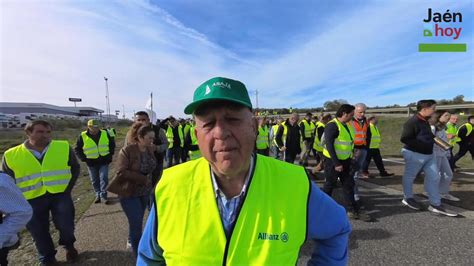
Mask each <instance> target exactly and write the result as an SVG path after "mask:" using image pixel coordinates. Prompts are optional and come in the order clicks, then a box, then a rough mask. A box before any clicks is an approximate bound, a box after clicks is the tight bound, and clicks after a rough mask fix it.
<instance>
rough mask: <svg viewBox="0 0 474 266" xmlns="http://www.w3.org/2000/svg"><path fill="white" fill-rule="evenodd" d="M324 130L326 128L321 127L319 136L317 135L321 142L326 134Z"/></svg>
mask: <svg viewBox="0 0 474 266" xmlns="http://www.w3.org/2000/svg"><path fill="white" fill-rule="evenodd" d="M324 128H325V127H319V128H318V135H317V136H318V139H319V140H321V137H322V136H323V134H324Z"/></svg>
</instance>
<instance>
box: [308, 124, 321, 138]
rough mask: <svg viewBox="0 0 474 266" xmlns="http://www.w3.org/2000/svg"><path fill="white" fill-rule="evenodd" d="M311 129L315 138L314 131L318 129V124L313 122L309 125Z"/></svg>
mask: <svg viewBox="0 0 474 266" xmlns="http://www.w3.org/2000/svg"><path fill="white" fill-rule="evenodd" d="M318 122H319V121H318ZM316 123H317V122H316ZM309 127H310V128H311V134H312V135H311V136H313V137H314V129H315V128H316V124H315V123H314V122H313V121H311V123H309Z"/></svg>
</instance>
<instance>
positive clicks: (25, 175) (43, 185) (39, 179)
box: [4, 140, 72, 200]
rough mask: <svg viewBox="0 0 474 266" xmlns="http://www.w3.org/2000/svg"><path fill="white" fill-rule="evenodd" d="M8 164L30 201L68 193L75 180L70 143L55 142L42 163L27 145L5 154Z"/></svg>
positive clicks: (14, 148)
mask: <svg viewBox="0 0 474 266" xmlns="http://www.w3.org/2000/svg"><path fill="white" fill-rule="evenodd" d="M4 158H5V162H6V164H7V165H8V167H9V168H10V169H12V171H13V173H14V174H15V180H16V181H15V182H16V185H17V186H18V188H19V189H20V190H21V192H22V193H23V196H24V197H25V198H26V199H27V200H30V199H34V198H37V197H40V196H42V195H44V194H46V193H47V192H48V193H51V194H56V193H61V192H64V191H65V190H66V188H67V186H68V184H69V181H70V180H71V177H72V175H71V167H70V166H69V165H68V161H69V143H68V142H67V141H61V140H53V141H51V143H50V144H49V146H48V150H47V151H46V154H45V155H44V157H43V161H42V162H41V163H40V162H39V161H38V159H36V157H35V156H34V155H33V154H32V153H31V151H30V150H28V148H26V147H25V144H21V145H18V146H16V147H13V148H11V149H9V150H7V151H6V152H5V155H4Z"/></svg>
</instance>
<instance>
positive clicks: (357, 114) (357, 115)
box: [353, 106, 365, 119]
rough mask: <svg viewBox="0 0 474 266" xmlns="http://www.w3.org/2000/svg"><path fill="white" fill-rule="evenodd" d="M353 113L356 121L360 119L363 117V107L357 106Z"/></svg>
mask: <svg viewBox="0 0 474 266" xmlns="http://www.w3.org/2000/svg"><path fill="white" fill-rule="evenodd" d="M353 113H354V117H355V118H356V119H362V118H364V117H365V108H364V107H361V106H358V107H356V109H355V112H353Z"/></svg>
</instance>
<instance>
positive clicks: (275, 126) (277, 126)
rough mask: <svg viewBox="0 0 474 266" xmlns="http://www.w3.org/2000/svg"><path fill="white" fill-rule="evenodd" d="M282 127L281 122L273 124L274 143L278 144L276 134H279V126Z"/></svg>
mask: <svg viewBox="0 0 474 266" xmlns="http://www.w3.org/2000/svg"><path fill="white" fill-rule="evenodd" d="M279 127H280V124H276V125H273V126H272V131H273V139H272V142H273V144H274V145H275V146H276V145H277V143H276V135H277V131H278V128H279Z"/></svg>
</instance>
